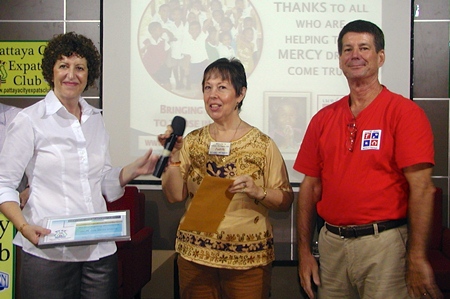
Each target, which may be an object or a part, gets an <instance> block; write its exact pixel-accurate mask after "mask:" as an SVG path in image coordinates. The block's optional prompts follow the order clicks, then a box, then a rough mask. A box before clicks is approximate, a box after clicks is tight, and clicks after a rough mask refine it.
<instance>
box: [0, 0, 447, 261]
mask: <svg viewBox="0 0 450 299" xmlns="http://www.w3.org/2000/svg"><path fill="white" fill-rule="evenodd" d="M149 1H150V0H149ZM149 1H147V2H149ZM230 1H231V0H230ZM255 1H256V0H255ZM415 4H416V5H419V7H420V9H419V15H418V16H417V17H416V18H415V20H416V21H415V22H414V29H415V35H414V44H413V48H414V57H415V60H414V87H413V90H414V97H416V98H418V99H416V100H417V102H418V104H419V105H420V106H422V107H423V108H424V109H425V111H426V112H427V114H428V116H429V118H430V120H431V123H432V126H433V131H434V134H435V145H436V167H435V169H434V173H433V180H434V182H435V184H436V185H437V186H439V187H441V188H443V190H444V194H448V189H449V188H448V185H449V170H448V168H449V163H448V156H449V147H448V144H449V140H448V136H449V99H448V98H449V57H448V41H449V40H448V38H449V19H450V17H449V15H448V13H449V3H448V0H437V1H426V0H417V1H415ZM121 18H122V16H120V15H118V16H117V20H118V21H119V20H121ZM67 31H76V32H77V33H81V34H84V35H86V36H88V37H90V38H91V39H92V40H93V41H94V42H95V43H96V45H97V46H98V47H99V48H100V46H101V1H100V0H83V1H73V0H46V1H38V0H21V1H17V0H2V1H1V2H0V51H1V49H2V42H1V41H2V40H3V41H4V40H23V41H26V40H48V39H50V38H51V37H52V36H53V35H54V34H58V33H63V32H67ZM398 51H401V49H399V50H398ZM390 52H392V51H390ZM390 52H389V53H390ZM389 53H388V55H390V54H389ZM405 55H409V53H405ZM0 60H2V52H0ZM387 63H389V60H388V61H387ZM122 70H123V68H121V66H118V70H117V74H118V76H119V77H120V80H123V81H126V80H129V74H127V73H126V72H125V73H124V72H122ZM404 75H405V76H408V75H409V74H404ZM119 82H120V81H119ZM298 84H301V82H300V81H299V83H298ZM0 88H1V86H0ZM117 88H118V89H120V88H121V85H120V84H118V85H117ZM254 89H257V88H256V87H255V88H254ZM85 96H87V99H88V101H89V102H90V103H91V104H93V105H94V106H96V107H102V100H106V99H101V87H100V83H99V82H98V83H97V87H96V88H90V89H89V90H88V92H87V93H86V94H85ZM149 99H151V97H150V95H149ZM38 100H40V98H30V97H22V96H21V97H0V101H1V102H3V103H6V104H10V105H15V106H19V107H26V106H28V105H30V104H32V103H34V102H36V101H38ZM125 100H126V99H117V100H115V101H116V102H115V103H114V105H118V106H119V107H122V106H123V104H124V101H125ZM107 129H108V131H113V130H115V129H117V128H116V127H114V126H111V127H108V128H107ZM120 143H121V140H118V141H117V140H112V144H120ZM141 188H143V189H148V190H145V191H144V192H145V194H146V199H147V206H146V216H147V217H146V222H147V224H149V225H152V226H153V227H155V228H156V233H155V237H154V239H155V241H156V242H155V244H154V245H155V249H168V250H172V249H173V240H174V234H175V231H176V225H177V223H178V220H179V217H181V215H182V213H183V210H184V205H183V204H175V205H169V204H167V203H166V201H165V200H164V199H163V198H162V193H161V191H160V190H159V187H158V186H141ZM150 189H151V190H150ZM444 207H445V208H444V211H443V214H444V216H445V217H446V219H447V220H446V221H445V222H444V224H446V225H447V226H448V225H449V221H448V214H449V213H448V209H449V204H448V195H446V201H445V202H444ZM294 208H295V207H294ZM273 217H274V219H275V221H274V226H275V227H277V231H276V232H275V234H276V238H275V239H276V242H279V243H283V244H281V245H282V246H285V244H284V243H286V246H287V247H289V246H290V244H289V243H290V242H293V240H294V239H295V231H294V226H293V223H295V222H294V219H293V215H291V213H289V212H286V213H278V214H277V215H276V216H273ZM288 250H289V248H288ZM279 252H280V251H279ZM280 253H281V252H280ZM282 256H283V258H284V256H288V257H289V254H287V255H282Z"/></svg>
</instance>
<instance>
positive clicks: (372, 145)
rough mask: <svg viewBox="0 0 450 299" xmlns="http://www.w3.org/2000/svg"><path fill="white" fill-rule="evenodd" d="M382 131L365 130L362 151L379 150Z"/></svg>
mask: <svg viewBox="0 0 450 299" xmlns="http://www.w3.org/2000/svg"><path fill="white" fill-rule="evenodd" d="M380 143H381V130H364V131H363V132H362V141H361V150H362V151H364V150H379V149H380Z"/></svg>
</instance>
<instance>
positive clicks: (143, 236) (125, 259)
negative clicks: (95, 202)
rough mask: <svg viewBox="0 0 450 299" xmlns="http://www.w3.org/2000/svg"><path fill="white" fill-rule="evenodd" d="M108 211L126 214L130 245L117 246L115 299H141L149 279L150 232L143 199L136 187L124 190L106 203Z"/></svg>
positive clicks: (150, 256)
mask: <svg viewBox="0 0 450 299" xmlns="http://www.w3.org/2000/svg"><path fill="white" fill-rule="evenodd" d="M107 206H108V211H121V210H129V211H130V234H131V241H120V242H116V243H117V253H118V258H119V298H122V299H131V298H136V299H137V298H141V290H142V288H143V287H144V286H145V285H146V284H147V283H148V282H149V281H150V279H151V275H152V237H153V229H152V228H151V227H148V226H145V195H144V193H142V192H140V191H139V189H138V188H137V187H134V186H127V187H125V194H124V195H123V196H122V197H121V198H119V199H118V200H116V201H113V202H108V203H107Z"/></svg>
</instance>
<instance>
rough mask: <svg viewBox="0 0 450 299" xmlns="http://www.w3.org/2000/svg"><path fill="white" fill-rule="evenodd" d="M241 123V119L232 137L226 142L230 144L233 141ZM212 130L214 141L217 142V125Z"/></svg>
mask: <svg viewBox="0 0 450 299" xmlns="http://www.w3.org/2000/svg"><path fill="white" fill-rule="evenodd" d="M241 123H242V119H241V121H240V122H239V125H238V126H237V128H236V130H234V134H233V137H231V140H230V141H228V142H231V141H233V140H234V137H236V133H237V131H238V130H239V127H240V126H241ZM214 128H215V132H214V139H216V140H217V133H218V132H219V130H218V129H217V125H215V126H214Z"/></svg>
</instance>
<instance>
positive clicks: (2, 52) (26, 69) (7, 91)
mask: <svg viewBox="0 0 450 299" xmlns="http://www.w3.org/2000/svg"><path fill="white" fill-rule="evenodd" d="M46 45H47V42H46V41H1V42H0V97H15V96H27V97H29V96H39V97H42V96H45V95H46V94H47V92H48V91H49V90H50V86H49V85H48V84H47V82H46V81H45V80H44V78H43V76H42V55H43V52H44V49H45V47H46Z"/></svg>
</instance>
